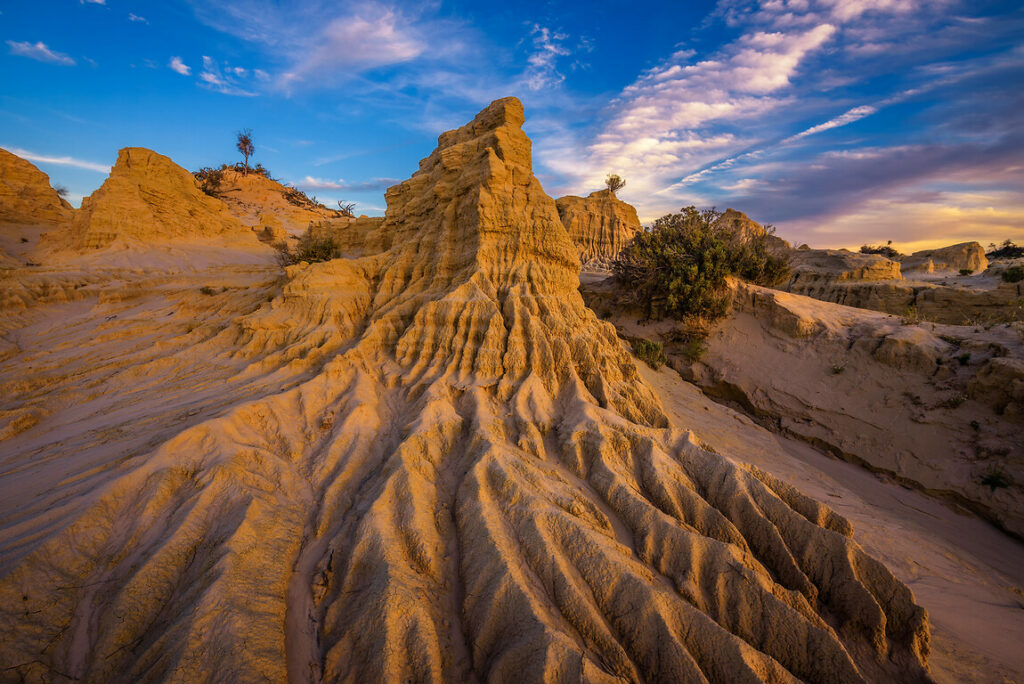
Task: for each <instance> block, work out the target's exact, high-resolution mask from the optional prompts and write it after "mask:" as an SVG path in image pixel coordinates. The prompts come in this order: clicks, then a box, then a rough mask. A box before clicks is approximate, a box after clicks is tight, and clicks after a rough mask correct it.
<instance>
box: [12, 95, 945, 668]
mask: <svg viewBox="0 0 1024 684" xmlns="http://www.w3.org/2000/svg"><path fill="white" fill-rule="evenodd" d="M523 121H524V114H523V108H522V105H521V104H520V103H519V101H518V100H516V99H515V98H506V99H502V100H497V101H495V102H494V103H492V104H491V105H490V106H489V107H487V108H486V109H484V110H483V111H482V112H481V113H480V114H478V115H477V117H476V118H475V119H474V120H473V121H472V122H470V123H469V124H467V125H465V126H463V127H462V128H460V129H458V130H454V131H449V132H447V133H444V134H442V135H441V136H440V137H439V139H438V146H437V149H436V150H435V151H434V152H433V153H432V154H431V155H430V156H429V157H427V158H426V159H424V160H423V161H422V162H421V163H420V168H419V170H418V171H417V172H416V173H415V174H413V176H412V177H411V178H410V179H409V180H407V181H405V182H403V183H401V184H399V185H396V186H394V187H392V188H390V189H389V190H388V192H387V204H388V209H387V215H386V217H385V219H384V222H383V225H382V227H381V230H383V231H386V232H387V233H388V234H389V235H390V236H392V237H393V241H392V246H391V248H390V249H389V250H387V251H385V252H382V253H378V254H372V255H369V256H366V257H363V258H360V259H335V260H332V261H327V262H323V263H314V264H305V265H304V264H298V265H294V266H290V267H289V268H288V278H289V283H288V284H287V285H286V286H285V294H284V296H283V297H279V298H275V299H274V300H273V301H272V302H270V303H269V304H267V305H265V306H262V307H260V309H258V310H257V311H256V312H255V313H253V314H251V315H249V316H247V317H245V318H244V320H243V321H242V322H241V323H239V324H238V325H237V327H235V328H232V330H230V331H229V330H224V331H223V332H221V333H220V334H219V335H218V336H217V337H216V338H215V339H214V340H213V341H212V342H211V344H214V343H221V344H225V345H227V344H228V343H229V342H230V343H231V346H230V352H231V353H239V347H245V348H247V349H250V348H251V349H253V350H255V349H258V350H259V353H261V354H264V355H266V354H268V353H269V351H270V348H271V347H276V348H277V349H278V350H279V351H278V352H277V356H274V355H271V356H264V357H263V363H264V364H269V363H271V362H272V361H273V360H274V359H275V358H276V359H277V361H278V362H279V363H281V364H282V366H283V365H284V364H289V365H291V366H302V367H304V368H305V369H306V370H307V372H308V375H307V376H306V378H305V379H304V380H303V381H302V382H301V383H300V384H296V385H288V386H287V387H288V388H287V389H284V390H280V389H278V390H277V391H275V392H274V393H273V394H270V395H269V396H266V397H263V398H260V399H256V400H252V401H247V402H245V403H244V404H239V405H236V406H234V407H231V408H230V409H223V410H220V411H218V413H217V414H216V416H215V417H212V418H210V419H208V420H206V421H204V422H202V423H199V424H196V425H194V426H192V427H190V428H188V429H185V430H184V431H183V432H181V433H179V434H178V435H176V436H175V437H174V438H173V439H171V440H169V441H167V442H165V443H163V444H162V445H161V446H159V447H157V448H156V449H155V451H153V452H152V453H150V454H148V455H147V456H146V457H145V458H142V456H141V455H135V454H133V457H132V458H130V459H126V461H125V463H124V465H123V466H122V467H123V470H121V471H120V472H121V473H123V474H121V475H120V477H119V479H117V480H116V481H114V482H112V483H110V485H109V486H107V487H105V489H104V490H103V493H102V495H101V496H98V497H97V499H96V500H95V501H94V503H93V504H92V505H91V506H89V507H88V508H87V509H85V510H84V511H82V512H81V513H80V514H79V515H78V518H77V520H76V521H75V522H74V523H73V524H71V525H69V526H67V527H66V528H65V529H64V530H63V531H61V532H59V533H54V534H49V535H47V536H45V537H42V535H37V537H36V538H32V539H31V540H27V541H26V543H31V544H33V545H34V548H32V549H31V550H30V551H27V550H24V551H22V552H23V554H24V555H23V556H21V557H19V558H18V560H17V562H16V563H15V564H13V565H14V567H13V568H12V569H11V570H10V572H8V573H7V574H6V575H5V576H4V577H3V579H2V580H0V629H2V631H3V633H4V635H5V638H4V639H3V640H2V641H0V662H3V663H5V664H7V663H12V664H14V665H15V666H16V668H17V675H18V676H19V677H20V678H23V679H27V680H33V679H43V678H46V677H48V676H50V673H52V672H59V673H61V674H62V675H63V676H65V677H68V678H76V679H81V680H87V681H110V680H114V679H123V680H125V681H136V680H148V679H154V680H156V679H159V680H181V681H197V680H212V679H218V678H220V679H229V680H232V681H257V680H260V681H263V680H270V681H288V680H291V681H305V680H312V681H331V682H333V681H438V682H439V681H459V682H462V681H511V680H521V681H530V682H533V681H586V682H613V681H616V682H617V681H672V682H697V681H718V682H758V681H765V682H780V683H781V682H796V681H815V682H819V681H830V682H862V681H865V680H867V681H922V680H924V679H925V678H926V667H925V661H926V659H927V657H928V650H929V645H928V641H929V630H928V621H927V615H926V613H925V611H924V610H923V609H922V608H920V607H919V606H917V605H916V604H915V602H914V597H913V594H912V593H911V591H910V590H909V589H908V588H907V587H906V586H905V585H904V584H902V583H901V582H899V581H898V580H897V579H896V578H895V577H894V576H893V575H892V573H891V572H890V571H889V570H888V569H886V567H885V566H884V565H882V564H881V563H880V562H878V561H877V560H875V559H873V558H872V557H870V556H868V555H867V554H866V553H865V552H864V551H863V550H862V549H861V548H860V547H859V546H858V545H857V544H856V543H855V542H854V541H853V540H852V539H851V535H852V528H851V525H850V523H849V522H848V521H847V520H846V519H845V518H843V517H842V516H840V515H838V514H836V513H835V512H833V511H832V510H830V509H829V508H827V507H826V506H824V505H822V504H820V503H818V502H816V501H814V500H812V499H810V498H808V497H806V496H804V495H802V494H801V493H800V492H798V491H796V490H795V489H794V488H793V487H791V486H789V485H787V484H785V483H783V482H782V481H780V480H779V479H777V478H775V477H773V476H772V475H769V474H768V473H766V472H764V471H762V470H759V469H757V468H754V467H748V466H742V465H740V464H738V463H737V462H734V461H732V460H730V459H729V458H726V457H725V456H722V455H719V454H717V453H714V452H712V451H710V450H707V449H705V448H704V447H703V446H702V445H701V443H700V442H699V441H698V440H697V439H696V438H695V437H694V435H693V434H692V433H690V432H686V431H683V430H680V429H672V428H671V427H670V426H669V424H668V419H667V417H666V415H665V413H664V410H663V408H662V406H661V403H660V401H659V400H658V398H657V395H656V394H655V393H654V391H653V390H652V389H651V387H650V386H649V385H648V384H647V383H646V382H645V381H644V380H643V379H642V377H641V376H640V375H639V373H638V371H637V368H636V366H635V364H634V361H633V359H632V357H631V355H630V354H629V353H628V352H627V351H626V350H625V349H624V348H623V346H622V344H621V342H620V340H619V339H618V337H617V335H616V332H615V329H614V328H613V327H612V326H611V325H609V324H607V323H604V322H602V321H599V320H598V319H597V317H596V316H595V315H594V313H593V312H592V311H590V310H589V309H587V308H586V307H585V306H584V304H583V301H582V298H581V295H580V293H579V290H578V286H579V260H578V257H577V248H576V246H575V245H574V244H573V243H572V241H571V240H570V239H569V235H568V233H567V232H566V230H565V228H564V227H563V225H562V223H561V221H560V219H559V214H558V211H557V209H556V205H555V202H554V201H553V200H552V199H551V198H550V197H548V196H547V195H546V194H545V193H544V190H543V189H542V187H541V185H540V183H539V182H538V181H537V179H536V178H535V177H534V176H533V172H532V160H531V151H530V148H531V144H530V140H529V139H528V138H527V137H526V134H525V133H524V132H523V131H522V128H521V126H522V124H523ZM232 336H237V337H236V339H234V340H232V339H231V338H232ZM250 344H251V347H249V345H250ZM254 353H255V352H254ZM269 384H271V385H272V386H274V387H276V388H280V387H281V385H280V384H279V383H278V382H275V383H269ZM26 529H28V528H26ZM26 536H27V534H26ZM10 669H12V670H14V669H15V668H10ZM13 676H14V672H12V677H13Z"/></svg>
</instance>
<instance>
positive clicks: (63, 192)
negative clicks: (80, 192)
mask: <svg viewBox="0 0 1024 684" xmlns="http://www.w3.org/2000/svg"><path fill="white" fill-rule="evenodd" d="M53 189H54V191H55V192H56V193H57V196H58V197H61V198H64V197H67V196H68V189H67V188H65V187H64V186H63V185H55V186H53Z"/></svg>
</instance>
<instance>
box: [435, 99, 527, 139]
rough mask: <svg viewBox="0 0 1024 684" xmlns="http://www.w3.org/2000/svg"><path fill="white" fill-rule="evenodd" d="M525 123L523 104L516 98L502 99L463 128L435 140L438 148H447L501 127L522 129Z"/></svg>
mask: <svg viewBox="0 0 1024 684" xmlns="http://www.w3.org/2000/svg"><path fill="white" fill-rule="evenodd" d="M525 121H526V113H525V111H524V110H523V103H522V102H520V101H519V98H517V97H503V98H501V99H500V100H495V101H494V102H492V103H491V104H489V105H487V106H486V107H484V108H483V109H482V110H481V111H480V113H479V114H477V115H476V116H475V117H473V120H472V121H470V122H469V123H468V124H466V125H465V126H462V127H461V128H457V129H455V130H454V131H446V132H445V133H442V134H441V135H439V136H438V138H437V146H438V147H448V146H449V145H452V144H454V143H456V142H462V141H464V140H468V139H472V138H476V137H478V136H480V135H483V134H484V133H487V132H488V131H495V130H497V129H499V128H502V127H511V128H522V127H523V123H524V122H525Z"/></svg>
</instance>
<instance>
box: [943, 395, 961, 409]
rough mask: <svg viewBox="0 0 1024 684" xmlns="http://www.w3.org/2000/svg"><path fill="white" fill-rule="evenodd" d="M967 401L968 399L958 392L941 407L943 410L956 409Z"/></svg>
mask: <svg viewBox="0 0 1024 684" xmlns="http://www.w3.org/2000/svg"><path fill="white" fill-rule="evenodd" d="M965 401H967V397H966V396H965V395H963V394H961V393H960V392H957V393H955V394H952V395H950V396H949V397H947V398H946V399H945V400H944V401H943V402H942V404H940V405H941V406H942V407H943V408H948V409H955V408H958V407H959V406H960V405H961V404H963V403H964V402H965Z"/></svg>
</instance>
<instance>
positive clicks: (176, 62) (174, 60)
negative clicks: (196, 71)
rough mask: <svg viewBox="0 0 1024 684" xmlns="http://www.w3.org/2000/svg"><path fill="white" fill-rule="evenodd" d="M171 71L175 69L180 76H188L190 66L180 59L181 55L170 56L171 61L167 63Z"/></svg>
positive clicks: (190, 71)
mask: <svg viewBox="0 0 1024 684" xmlns="http://www.w3.org/2000/svg"><path fill="white" fill-rule="evenodd" d="M167 66H169V67H170V68H171V69H172V70H173V71H177V72H178V73H179V74H181V75H182V76H188V75H189V74H191V73H192V67H190V66H189V65H188V64H185V62H183V61H182V60H181V57H171V61H170V62H169V63H168V64H167Z"/></svg>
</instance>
